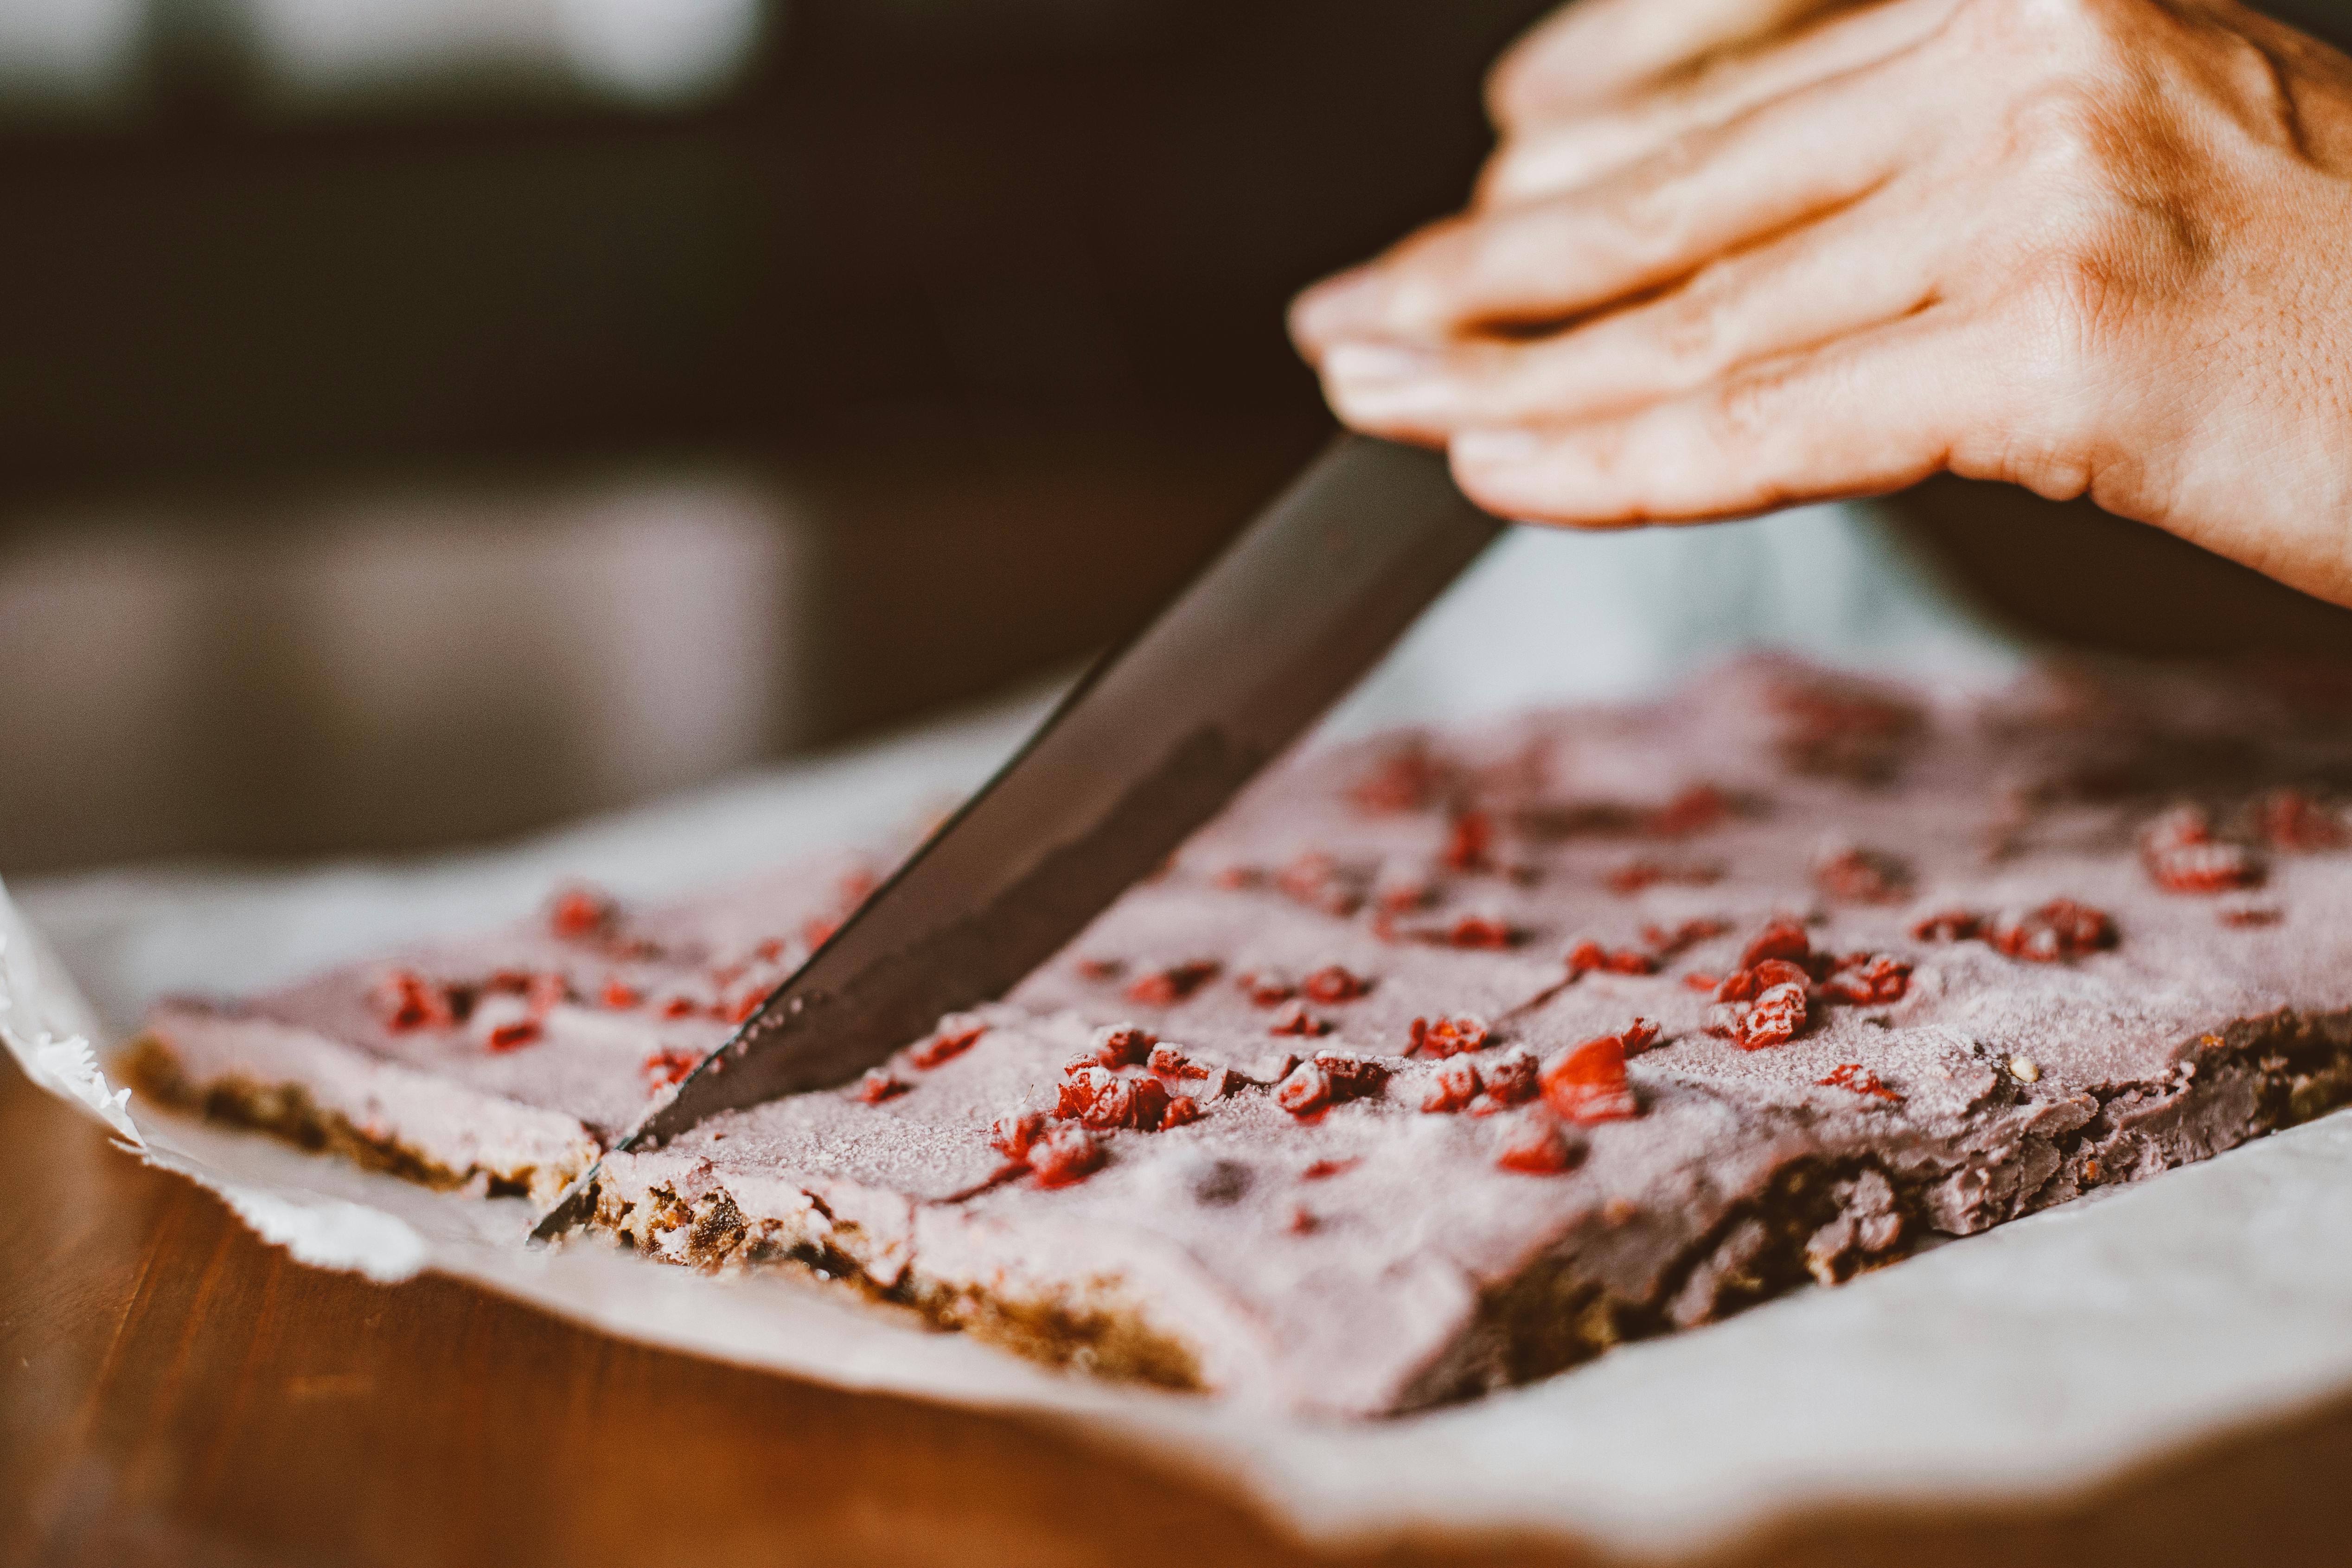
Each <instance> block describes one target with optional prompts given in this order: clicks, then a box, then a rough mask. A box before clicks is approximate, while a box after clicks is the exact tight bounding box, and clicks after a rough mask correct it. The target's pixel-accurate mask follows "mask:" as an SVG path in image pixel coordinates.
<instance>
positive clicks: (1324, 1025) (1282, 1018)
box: [1265, 1002, 1331, 1039]
mask: <svg viewBox="0 0 2352 1568" xmlns="http://www.w3.org/2000/svg"><path fill="white" fill-rule="evenodd" d="M1265 1032H1266V1033H1267V1034H1269V1035H1303V1036H1305V1037H1307V1038H1309V1039H1312V1038H1314V1037H1317V1036H1319V1035H1328V1034H1329V1033H1330V1032H1331V1021H1330V1020H1329V1019H1328V1018H1318V1017H1317V1016H1315V1015H1314V1014H1312V1013H1310V1012H1308V1011H1307V1004H1306V1003H1304V1002H1293V1003H1292V1004H1291V1005H1289V1006H1287V1007H1285V1008H1284V1009H1283V1010H1282V1011H1281V1012H1280V1013H1278V1014H1276V1016H1275V1020H1274V1022H1273V1023H1272V1024H1269V1025H1268V1026H1266V1031H1265Z"/></svg>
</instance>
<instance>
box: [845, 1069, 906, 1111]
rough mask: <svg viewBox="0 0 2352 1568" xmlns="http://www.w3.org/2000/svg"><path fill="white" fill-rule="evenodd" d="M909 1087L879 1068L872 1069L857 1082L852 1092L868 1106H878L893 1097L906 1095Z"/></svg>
mask: <svg viewBox="0 0 2352 1568" xmlns="http://www.w3.org/2000/svg"><path fill="white" fill-rule="evenodd" d="M910 1087H911V1086H910V1085H908V1084H906V1083H902V1082H901V1081H899V1080H898V1079H895V1078H892V1077H891V1076H890V1075H889V1074H888V1073H887V1072H885V1071H883V1070H882V1069H881V1068H871V1069H869V1070H868V1071H867V1072H866V1076H865V1077H864V1078H861V1079H858V1080H857V1088H856V1089H855V1090H853V1091H852V1092H853V1093H855V1094H856V1096H857V1098H858V1099H860V1100H864V1101H865V1102H866V1104H868V1105H879V1104H881V1103H882V1102H883V1101H884V1100H888V1099H890V1098H892V1097H893V1096H895V1095H901V1094H904V1093H906V1092H907V1090H908V1088H910Z"/></svg>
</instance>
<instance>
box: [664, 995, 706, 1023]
mask: <svg viewBox="0 0 2352 1568" xmlns="http://www.w3.org/2000/svg"><path fill="white" fill-rule="evenodd" d="M701 1011H702V1008H701V1007H700V1006H699V1005H698V1004H697V1003H696V1002H695V1000H694V998H693V997H691V996H673V997H671V998H670V999H669V1000H668V1001H667V1002H664V1003H663V1004H662V1005H661V1016H663V1017H665V1018H691V1017H693V1016H695V1015H696V1014H697V1013H699V1012H701Z"/></svg>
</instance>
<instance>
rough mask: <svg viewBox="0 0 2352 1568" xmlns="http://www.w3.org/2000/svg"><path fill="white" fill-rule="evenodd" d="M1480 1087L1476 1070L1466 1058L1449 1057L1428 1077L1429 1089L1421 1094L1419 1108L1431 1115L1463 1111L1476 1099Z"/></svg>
mask: <svg viewBox="0 0 2352 1568" xmlns="http://www.w3.org/2000/svg"><path fill="white" fill-rule="evenodd" d="M1482 1087H1484V1086H1483V1085H1482V1084H1481V1082H1480V1081H1479V1078H1478V1069H1477V1068H1476V1067H1475V1066H1474V1065H1472V1063H1471V1061H1470V1059H1469V1058H1467V1057H1449V1058H1446V1059H1445V1060H1444V1061H1443V1062H1440V1063H1439V1064H1438V1067H1437V1070H1436V1071H1435V1072H1434V1073H1433V1074H1431V1075H1430V1078H1429V1087H1428V1088H1427V1089H1424V1090H1423V1092H1422V1097H1421V1108H1422V1110H1425V1111H1428V1112H1430V1113H1432V1114H1436V1113H1438V1112H1442V1111H1453V1110H1465V1109H1466V1108H1467V1107H1468V1106H1469V1104H1470V1102H1471V1101H1472V1100H1475V1099H1477V1098H1478V1090H1479V1089H1481V1088H1482Z"/></svg>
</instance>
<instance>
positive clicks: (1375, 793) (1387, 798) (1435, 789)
mask: <svg viewBox="0 0 2352 1568" xmlns="http://www.w3.org/2000/svg"><path fill="white" fill-rule="evenodd" d="M1446 773H1447V770H1446V769H1445V768H1444V767H1442V766H1441V765H1440V764H1439V763H1437V762H1436V760H1435V759H1434V758H1433V757H1432V756H1431V755H1430V753H1429V749H1428V748H1427V747H1426V746H1422V745H1418V744H1416V745H1412V746H1407V747H1405V748H1404V749H1403V750H1402V751H1397V752H1391V753H1389V755H1387V756H1386V757H1383V758H1382V759H1381V761H1380V762H1379V763H1377V764H1376V765H1375V766H1374V767H1373V769H1372V771H1371V772H1370V773H1367V774H1365V775H1364V776H1363V777H1362V778H1361V779H1360V780H1358V781H1357V782H1356V783H1355V784H1353V785H1351V786H1350V787H1349V791H1348V795H1349V799H1351V800H1353V801H1354V802H1355V803H1356V805H1357V806H1358V807H1359V808H1360V809H1361V810H1363V811H1366V812H1369V813H1370V814H1372V815H1374V816H1395V815H1397V814H1399V813H1401V812H1407V811H1420V810H1423V808H1425V807H1427V806H1428V805H1432V804H1433V802H1434V801H1435V800H1436V799H1437V797H1438V796H1439V795H1441V794H1442V793H1443V792H1444V784H1445V778H1446Z"/></svg>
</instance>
